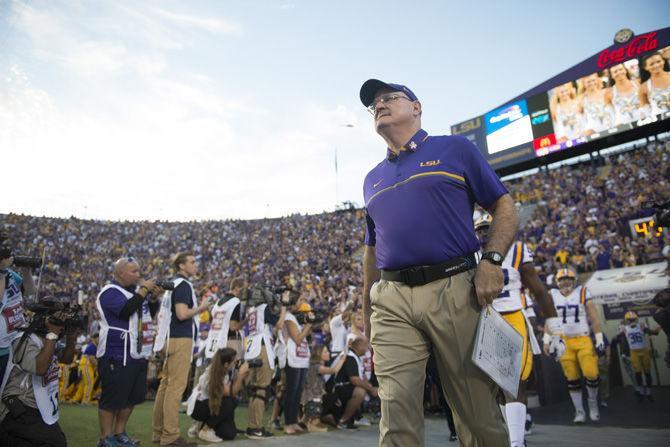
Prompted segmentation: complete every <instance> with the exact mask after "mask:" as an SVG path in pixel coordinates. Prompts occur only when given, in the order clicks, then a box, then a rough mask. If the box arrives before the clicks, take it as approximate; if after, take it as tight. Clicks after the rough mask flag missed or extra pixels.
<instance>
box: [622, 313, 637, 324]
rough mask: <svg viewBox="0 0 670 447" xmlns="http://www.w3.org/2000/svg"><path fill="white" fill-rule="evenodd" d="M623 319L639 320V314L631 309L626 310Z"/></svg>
mask: <svg viewBox="0 0 670 447" xmlns="http://www.w3.org/2000/svg"><path fill="white" fill-rule="evenodd" d="M623 319H624V320H626V321H635V320H637V314H636V313H635V312H633V311H632V310H629V311H628V312H626V315H624V317H623Z"/></svg>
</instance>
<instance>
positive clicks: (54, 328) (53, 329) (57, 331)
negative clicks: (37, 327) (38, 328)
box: [44, 312, 65, 336]
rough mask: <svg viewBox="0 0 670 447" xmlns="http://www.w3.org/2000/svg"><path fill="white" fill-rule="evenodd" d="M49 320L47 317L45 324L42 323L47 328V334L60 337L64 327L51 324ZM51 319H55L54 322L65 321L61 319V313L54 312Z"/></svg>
mask: <svg viewBox="0 0 670 447" xmlns="http://www.w3.org/2000/svg"><path fill="white" fill-rule="evenodd" d="M49 318H51V317H47V318H46V320H45V322H44V325H45V326H46V328H47V332H53V333H54V334H56V335H58V336H60V334H61V332H63V329H65V326H61V325H58V324H53V323H51V322H50V321H49ZM53 318H55V319H56V320H61V321H62V320H64V319H65V318H64V317H63V313H62V312H56V313H55V314H53Z"/></svg>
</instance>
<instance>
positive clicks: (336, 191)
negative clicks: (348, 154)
mask: <svg viewBox="0 0 670 447" xmlns="http://www.w3.org/2000/svg"><path fill="white" fill-rule="evenodd" d="M338 127H347V128H352V127H356V126H355V125H354V124H352V123H347V124H340V125H339V126H338ZM339 203H340V198H339V182H338V173H337V146H335V210H336V211H337V206H338V205H339Z"/></svg>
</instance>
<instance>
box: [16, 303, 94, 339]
mask: <svg viewBox="0 0 670 447" xmlns="http://www.w3.org/2000/svg"><path fill="white" fill-rule="evenodd" d="M27 308H28V310H29V311H31V312H33V317H32V320H31V322H30V325H29V326H28V328H27V329H26V332H29V333H35V334H38V335H42V336H44V335H46V334H47V332H48V330H47V327H46V322H47V321H48V322H49V323H50V324H53V325H56V326H61V327H64V328H65V330H66V331H67V330H68V329H83V328H84V318H83V316H82V314H81V306H79V305H77V304H74V305H72V304H70V303H62V302H61V301H58V300H57V299H55V298H53V297H45V298H43V299H42V300H41V301H39V302H38V303H37V304H33V305H30V306H28V307H27ZM59 312H60V315H59V317H56V314H57V313H59Z"/></svg>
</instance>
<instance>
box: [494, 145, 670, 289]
mask: <svg viewBox="0 0 670 447" xmlns="http://www.w3.org/2000/svg"><path fill="white" fill-rule="evenodd" d="M668 179H670V143H669V142H667V141H666V142H664V143H663V142H653V143H650V144H648V145H647V146H645V147H642V148H639V149H637V150H633V151H629V152H624V153H618V154H614V155H610V156H605V157H602V158H600V159H598V160H596V162H593V163H582V164H578V165H567V166H562V167H560V168H558V169H553V170H549V171H540V172H538V173H537V174H535V175H532V176H528V177H523V178H520V179H516V180H513V181H511V182H508V184H507V186H508V188H509V190H510V192H511V194H512V196H513V197H514V198H515V199H516V200H517V201H518V202H520V203H524V204H536V206H535V208H534V210H533V213H532V215H531V217H530V218H529V219H528V222H527V223H526V225H525V227H524V228H523V229H522V230H521V238H522V239H523V240H525V241H526V243H527V244H528V246H529V248H530V249H531V250H533V251H534V253H535V263H536V265H537V266H539V267H541V272H540V275H541V276H542V277H545V278H546V277H547V276H549V275H551V274H552V273H553V272H555V271H556V270H557V269H558V268H560V267H562V266H565V265H573V266H575V267H576V268H577V270H578V272H579V273H584V272H592V271H595V270H606V269H610V268H619V267H629V266H633V265H640V264H647V263H651V262H656V261H660V260H662V259H663V256H662V254H661V251H662V249H663V246H664V245H667V244H668V242H667V241H668V238H667V234H666V235H665V242H664V240H663V238H659V237H653V236H652V235H651V234H649V235H648V237H634V236H631V230H630V227H629V223H628V221H629V220H631V219H635V218H639V217H644V216H648V215H649V214H650V213H649V210H644V208H645V202H647V201H650V200H655V201H657V202H658V203H661V202H664V201H667V200H668V199H670V184H669V180H668Z"/></svg>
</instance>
